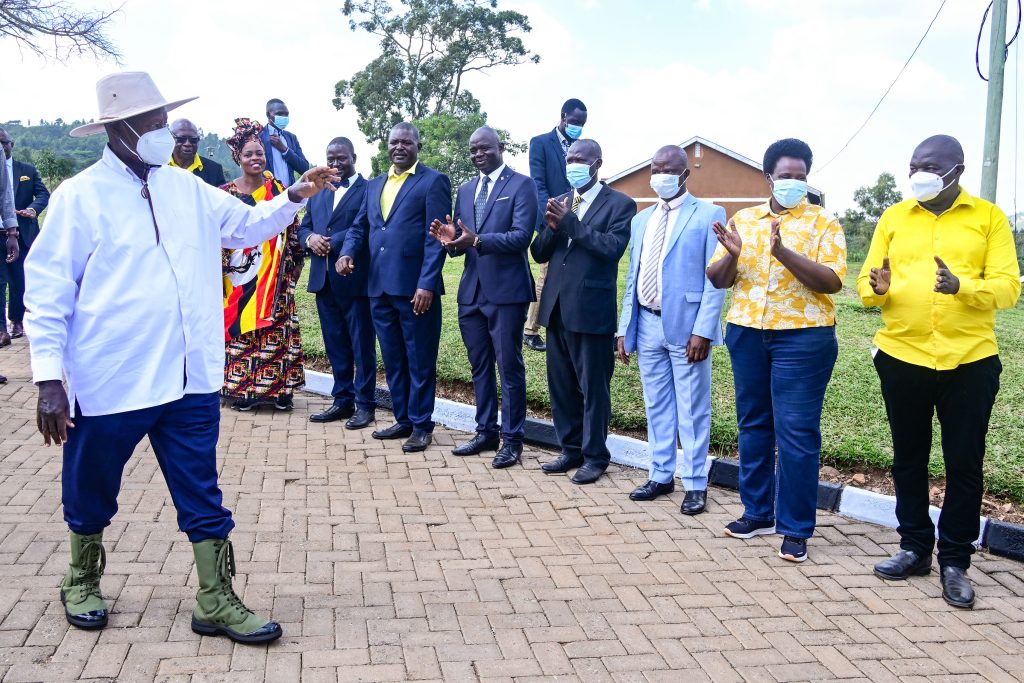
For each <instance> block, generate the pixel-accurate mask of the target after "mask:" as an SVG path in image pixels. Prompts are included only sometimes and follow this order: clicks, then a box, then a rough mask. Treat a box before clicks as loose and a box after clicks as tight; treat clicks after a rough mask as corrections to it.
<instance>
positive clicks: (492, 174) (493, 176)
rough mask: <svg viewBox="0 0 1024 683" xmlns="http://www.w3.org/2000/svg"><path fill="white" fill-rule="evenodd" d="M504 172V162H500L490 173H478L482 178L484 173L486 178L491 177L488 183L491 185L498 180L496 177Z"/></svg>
mask: <svg viewBox="0 0 1024 683" xmlns="http://www.w3.org/2000/svg"><path fill="white" fill-rule="evenodd" d="M504 172H505V164H502V165H501V166H499V167H498V168H496V169H494V170H493V171H491V172H490V173H487V174H485V173H483V172H481V173H480V177H481V178H483V177H484V175H486V176H487V177H488V178H490V179H491V183H490V184H491V185H492V186H493V185H494V183H496V182H498V178H500V177H501V174H502V173H504Z"/></svg>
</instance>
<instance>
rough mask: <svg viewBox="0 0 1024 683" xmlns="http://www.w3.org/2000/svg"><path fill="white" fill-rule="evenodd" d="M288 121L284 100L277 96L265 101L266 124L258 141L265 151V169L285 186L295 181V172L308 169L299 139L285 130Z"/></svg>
mask: <svg viewBox="0 0 1024 683" xmlns="http://www.w3.org/2000/svg"><path fill="white" fill-rule="evenodd" d="M290 121H291V118H290V117H289V116H288V106H287V105H285V103H284V102H282V101H281V100H279V99H277V98H274V99H272V100H269V101H268V102H267V125H265V126H263V131H262V132H261V133H260V141H261V142H262V143H263V149H265V150H266V152H267V170H268V171H270V172H271V173H273V174H274V177H275V178H277V179H278V180H280V181H281V184H282V185H284V186H285V187H288V186H289V185H291V184H292V183H293V182H295V175H296V174H298V175H299V176H301V175H302V174H303V173H305V172H306V171H308V170H309V162H308V161H306V157H305V156H304V155H303V154H302V147H300V146H299V139H298V138H297V137H295V134H294V133H289V132H288V131H286V130H285V128H287V127H288V123H289V122H290Z"/></svg>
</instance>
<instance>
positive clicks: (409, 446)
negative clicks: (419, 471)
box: [402, 429, 434, 453]
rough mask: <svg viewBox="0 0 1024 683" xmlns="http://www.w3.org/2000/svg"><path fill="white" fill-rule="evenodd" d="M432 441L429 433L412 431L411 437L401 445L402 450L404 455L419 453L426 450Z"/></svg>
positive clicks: (417, 430) (432, 438)
mask: <svg viewBox="0 0 1024 683" xmlns="http://www.w3.org/2000/svg"><path fill="white" fill-rule="evenodd" d="M433 440H434V437H433V436H431V434H430V432H424V431H421V430H419V429H414V430H413V432H412V436H410V437H409V438H408V439H407V440H406V442H405V443H403V444H402V450H403V451H405V452H406V453H419V452H420V451H425V450H427V446H429V445H430V442H431V441H433Z"/></svg>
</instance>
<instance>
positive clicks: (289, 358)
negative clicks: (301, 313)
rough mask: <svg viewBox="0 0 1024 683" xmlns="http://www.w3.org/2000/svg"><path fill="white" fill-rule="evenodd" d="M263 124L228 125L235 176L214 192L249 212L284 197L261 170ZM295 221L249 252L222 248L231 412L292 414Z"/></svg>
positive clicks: (300, 375) (299, 367)
mask: <svg viewBox="0 0 1024 683" xmlns="http://www.w3.org/2000/svg"><path fill="white" fill-rule="evenodd" d="M262 128H263V127H262V126H261V125H260V124H259V123H258V122H256V121H250V120H249V119H235V132H234V135H232V136H231V138H229V139H228V140H227V145H228V147H230V148H231V156H232V158H233V159H234V160H235V163H236V164H238V165H239V166H240V167H241V169H242V175H241V176H240V177H238V178H236V179H235V180H232V181H231V182H229V183H227V184H226V185H224V186H223V187H222V188H221V189H223V190H225V191H226V192H229V193H231V194H232V195H234V196H235V197H237V198H238V199H239V200H241V201H242V202H245V203H246V204H249V205H252V206H254V205H255V204H256V202H260V201H269V200H270V199H273V198H274V197H275V196H277V195H278V194H280V193H281V192H283V191H284V188H283V187H282V185H281V183H280V182H278V181H277V180H275V179H274V176H273V175H272V174H271V173H270V171H268V170H266V169H267V156H266V151H265V150H264V149H263V144H262V143H261V142H260V131H261V130H262ZM298 226H299V221H298V219H296V220H295V222H294V223H292V224H291V225H290V226H288V228H287V229H286V230H285V231H284V232H283V233H281V234H280V235H277V236H276V237H274V238H272V239H270V240H267V241H266V242H264V243H262V244H261V245H259V246H258V247H253V248H250V249H226V250H224V253H223V259H222V263H221V265H222V267H223V270H224V338H225V354H224V389H223V391H222V394H223V396H224V397H225V398H229V399H234V400H233V402H232V403H231V407H232V408H233V409H235V410H246V411H247V410H253V409H254V408H255V407H256V406H258V405H273V406H275V407H276V408H278V409H279V410H291V409H292V393H293V391H294V390H295V389H296V388H297V387H300V386H302V385H303V383H304V382H305V371H304V368H303V356H302V341H301V338H300V336H299V318H298V315H297V314H296V311H295V286H296V282H297V281H298V279H299V274H300V273H301V272H302V258H303V251H302V247H301V246H300V245H299V240H298Z"/></svg>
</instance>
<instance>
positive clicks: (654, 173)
mask: <svg viewBox="0 0 1024 683" xmlns="http://www.w3.org/2000/svg"><path fill="white" fill-rule="evenodd" d="M689 175H690V169H689V165H688V163H687V159H686V152H684V151H683V150H682V149H680V148H679V147H677V146H676V145H667V146H665V147H662V148H661V149H659V150H658V151H657V152H656V153H655V154H654V158H653V159H652V160H651V189H652V190H654V193H655V194H657V195H658V197H659V198H660V201H659V202H658V203H657V204H655V205H653V206H651V207H648V208H646V209H644V210H643V211H641V212H640V213H638V214H637V215H636V217H635V218H634V219H633V227H632V240H631V244H632V246H631V247H630V252H629V275H627V276H626V293H625V294H624V295H623V297H622V315H621V317H620V318H619V331H618V335H617V336H618V354H619V360H621V361H622V362H623V363H624V364H627V365H628V364H629V353H630V352H632V351H636V352H637V362H638V364H639V366H640V381H641V382H642V383H643V387H644V404H645V406H646V408H647V434H648V439H647V441H648V443H649V444H650V448H651V468H650V478H649V480H648V481H647V483H646V484H644V485H642V486H640V487H638V488H637V489H636V490H635V491H633V492H632V493H631V494H630V495H629V497H630V498H631V499H632V500H654V499H655V498H657V497H658V496H662V495H665V494H667V493H671V492H672V491H673V490H674V489H675V483H674V477H675V473H676V443H677V442H676V439H677V438H678V440H679V441H678V443H679V444H681V445H682V448H683V466H682V471H681V473H680V479H681V480H682V482H683V486H684V487H685V488H686V495H685V496H684V497H683V503H682V505H681V506H680V509H679V510H680V512H682V513H683V514H684V515H697V514H700V513H701V512H704V509H705V507H706V505H707V487H708V478H707V466H706V465H707V458H708V446H709V444H710V440H711V354H710V351H711V346H713V345H714V346H717V345H720V344H721V343H722V321H721V316H722V303H723V302H724V301H725V290H724V289H715V286H714V285H712V284H711V281H710V280H708V278H707V274H706V273H705V270H706V269H707V265H708V261H710V260H711V256H712V254H714V253H715V249H716V248H717V247H718V238H717V237H715V231H714V229H713V228H712V227H711V226H712V225H713V224H714V223H715V221H720V222H722V223H724V222H725V209H723V208H722V207H720V206H715V205H714V204H710V203H708V202H702V201H701V200H699V199H697V198H695V197H694V196H693V195H691V194H690V193H689V192H687V191H686V179H687V178H688V177H689Z"/></svg>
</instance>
